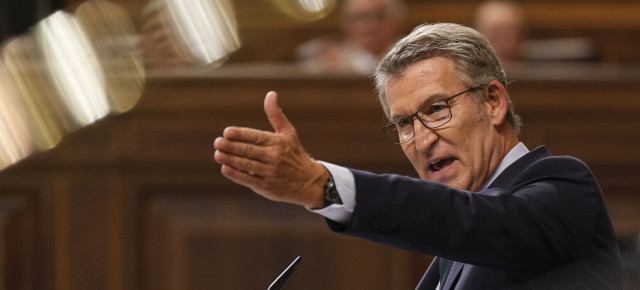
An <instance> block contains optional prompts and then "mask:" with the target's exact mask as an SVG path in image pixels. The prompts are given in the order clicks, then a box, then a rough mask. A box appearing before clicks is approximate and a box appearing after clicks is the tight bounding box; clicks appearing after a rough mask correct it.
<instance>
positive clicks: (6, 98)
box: [0, 62, 33, 170]
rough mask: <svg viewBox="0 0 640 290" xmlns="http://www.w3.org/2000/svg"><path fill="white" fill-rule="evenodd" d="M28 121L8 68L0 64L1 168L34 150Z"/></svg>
mask: <svg viewBox="0 0 640 290" xmlns="http://www.w3.org/2000/svg"><path fill="white" fill-rule="evenodd" d="M1 64H2V63H1V62H0V65H1ZM26 122H27V118H26V116H25V115H24V110H23V108H22V106H21V103H20V100H19V99H18V94H17V92H16V90H15V88H14V87H13V86H12V85H11V80H10V79H9V75H8V74H7V71H6V69H5V68H3V67H1V66H0V170H1V169H4V168H6V167H7V166H10V165H12V164H14V163H16V162H18V161H20V160H21V159H23V158H25V157H26V156H28V155H29V154H30V153H31V152H32V150H33V144H32V141H31V136H30V135H29V128H28V127H27V124H26Z"/></svg>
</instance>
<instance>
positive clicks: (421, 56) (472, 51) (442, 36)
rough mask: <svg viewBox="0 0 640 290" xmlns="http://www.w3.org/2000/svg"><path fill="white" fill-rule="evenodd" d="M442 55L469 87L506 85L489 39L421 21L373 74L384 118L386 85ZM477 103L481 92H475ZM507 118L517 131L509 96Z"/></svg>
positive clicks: (518, 126)
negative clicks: (417, 66) (494, 82)
mask: <svg viewBox="0 0 640 290" xmlns="http://www.w3.org/2000/svg"><path fill="white" fill-rule="evenodd" d="M435 56H441V57H446V58H449V59H451V60H453V61H454V63H455V64H456V70H457V71H458V73H459V77H460V81H461V82H462V83H463V84H464V85H466V86H468V87H470V88H473V87H479V86H483V85H486V84H488V83H489V82H490V81H492V80H497V81H499V82H500V83H502V84H503V85H504V86H505V90H506V86H507V80H506V79H507V77H506V74H505V73H504V70H503V69H502V65H501V64H500V61H499V60H498V57H497V55H496V52H495V51H494V50H493V48H492V47H491V45H490V44H489V41H488V40H487V39H486V38H485V37H484V36H483V35H482V34H481V33H479V32H477V31H475V30H473V29H472V28H468V27H465V26H462V25H458V24H453V23H438V24H423V25H420V26H418V27H416V28H415V29H413V31H412V32H411V33H410V34H409V35H407V36H405V37H404V38H403V39H401V40H400V41H398V42H397V43H396V44H395V45H394V46H393V47H392V48H391V49H390V50H389V52H388V53H387V55H386V56H385V57H384V59H382V61H381V62H380V64H379V65H378V67H377V69H376V71H375V73H374V78H375V85H376V90H377V92H378V98H379V99H380V104H381V105H382V109H383V110H384V113H385V115H386V116H387V118H389V117H390V109H389V104H388V102H387V96H386V94H385V86H386V84H387V83H388V82H389V81H392V80H394V79H397V78H400V77H401V76H402V74H403V73H404V72H405V71H406V69H407V68H408V67H409V66H411V65H413V64H415V63H417V62H419V61H422V60H425V59H427V58H430V57H435ZM474 95H475V97H476V101H477V102H481V100H482V98H483V95H482V94H479V93H478V94H474ZM507 98H508V101H509V110H508V112H507V116H506V118H507V121H508V122H509V123H510V124H511V127H512V128H513V130H514V132H515V133H516V134H519V133H520V129H521V127H522V120H521V118H520V116H519V115H518V114H516V113H515V111H514V106H513V103H512V102H511V98H509V97H508V95H507Z"/></svg>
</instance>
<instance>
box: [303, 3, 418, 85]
mask: <svg viewBox="0 0 640 290" xmlns="http://www.w3.org/2000/svg"><path fill="white" fill-rule="evenodd" d="M339 9H340V29H341V32H342V35H340V36H339V37H331V36H323V37H319V38H315V39H312V40H309V41H307V42H305V43H303V44H302V45H300V46H299V47H298V48H297V50H296V59H297V61H298V63H299V64H300V65H301V66H302V67H303V68H304V69H306V70H309V71H311V72H355V73H359V74H364V75H369V74H371V73H373V71H374V69H375V67H376V66H377V64H378V62H379V61H380V60H381V59H382V57H383V56H384V55H385V53H386V52H387V50H388V48H389V47H390V46H391V45H392V44H393V43H394V42H395V41H397V40H398V39H400V37H401V36H402V34H403V32H404V31H403V29H404V20H405V14H406V11H405V10H406V7H405V3H404V2H403V1H402V0H344V1H341V3H340V8H339Z"/></svg>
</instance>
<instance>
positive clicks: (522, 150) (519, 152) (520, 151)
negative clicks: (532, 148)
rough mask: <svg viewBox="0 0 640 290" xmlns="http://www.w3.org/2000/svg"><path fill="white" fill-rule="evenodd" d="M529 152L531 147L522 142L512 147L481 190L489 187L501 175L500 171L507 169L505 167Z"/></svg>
mask: <svg viewBox="0 0 640 290" xmlns="http://www.w3.org/2000/svg"><path fill="white" fill-rule="evenodd" d="M527 153H529V149H527V146H525V145H524V144H523V143H522V142H520V143H518V145H516V146H515V147H513V148H512V149H511V151H509V153H507V155H506V156H504V158H503V159H502V161H500V164H499V165H498V168H496V171H495V172H493V174H492V175H491V177H489V179H488V180H487V182H486V183H485V184H484V185H483V186H482V188H481V189H480V190H485V189H487V188H488V187H489V185H491V183H492V182H493V181H494V180H496V178H497V177H498V176H499V175H500V173H502V171H504V170H505V168H507V167H509V165H511V163H513V162H515V161H516V160H518V159H520V157H522V156H524V155H525V154H527Z"/></svg>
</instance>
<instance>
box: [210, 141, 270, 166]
mask: <svg viewBox="0 0 640 290" xmlns="http://www.w3.org/2000/svg"><path fill="white" fill-rule="evenodd" d="M213 147H214V148H215V149H216V150H220V151H222V152H224V153H227V154H231V155H235V156H239V157H245V158H249V159H254V160H258V161H260V162H263V163H266V162H268V161H269V160H271V158H270V157H269V156H271V155H272V154H271V151H270V150H268V149H267V148H266V147H263V146H256V145H253V144H251V143H245V142H235V141H232V140H228V139H225V138H222V137H218V138H216V140H215V141H214V142H213Z"/></svg>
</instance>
